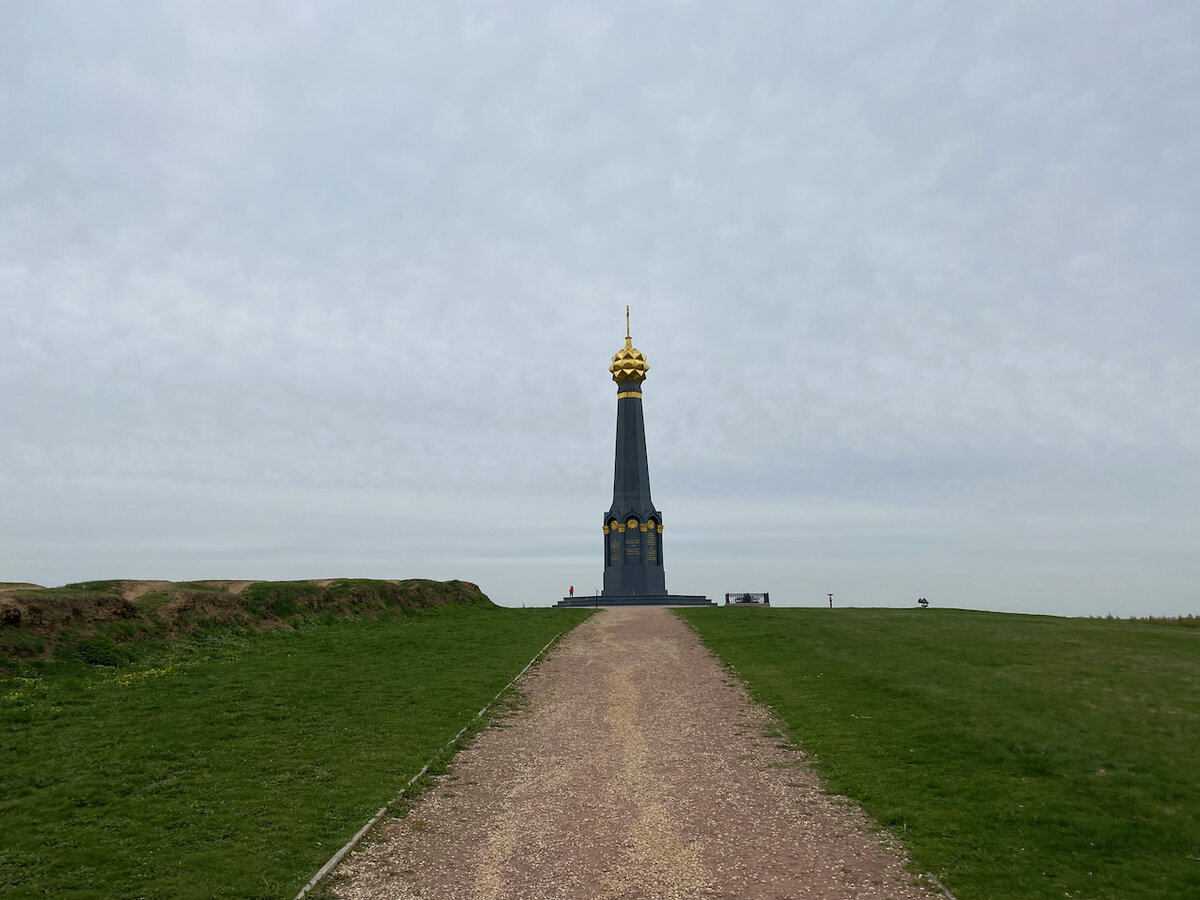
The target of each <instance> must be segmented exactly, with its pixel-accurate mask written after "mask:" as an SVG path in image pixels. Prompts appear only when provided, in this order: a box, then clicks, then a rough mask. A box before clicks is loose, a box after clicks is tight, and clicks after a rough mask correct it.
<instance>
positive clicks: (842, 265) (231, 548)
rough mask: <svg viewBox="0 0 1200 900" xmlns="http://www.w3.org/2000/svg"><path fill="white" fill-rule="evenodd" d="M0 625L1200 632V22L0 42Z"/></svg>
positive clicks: (240, 11)
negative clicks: (458, 601) (389, 596)
mask: <svg viewBox="0 0 1200 900" xmlns="http://www.w3.org/2000/svg"><path fill="white" fill-rule="evenodd" d="M0 10H2V14H3V21H4V23H5V24H4V27H3V28H2V29H0V428H2V431H0V580H8V581H33V582H37V583H41V584H46V585H57V584H63V583H66V582H70V581H77V580H82V579H90V578H107V577H125V578H166V579H172V580H183V579H194V578H270V579H282V578H316V577H334V576H364V577H381V578H387V577H415V576H423V577H431V578H439V579H444V578H463V579H467V580H470V581H475V582H477V583H478V584H480V585H481V586H482V587H483V589H484V590H485V591H486V592H487V593H488V594H489V595H491V596H492V597H493V599H495V600H496V601H497V602H500V603H504V604H509V605H520V604H522V603H527V604H531V605H534V604H546V603H550V602H553V600H555V599H556V598H557V597H559V596H562V594H563V593H564V592H565V591H566V589H567V587H568V585H572V584H573V585H574V586H575V588H576V590H577V592H590V591H591V590H593V589H594V588H596V587H597V586H599V585H600V583H601V570H602V564H603V563H602V557H601V534H600V524H601V516H602V514H603V512H604V511H605V510H606V509H607V508H608V504H609V502H610V500H611V489H612V453H613V430H614V422H615V406H616V401H615V397H614V394H615V387H614V385H613V384H612V383H611V381H610V380H609V376H608V373H607V371H606V367H607V365H608V363H609V357H610V356H611V355H612V354H613V353H614V352H615V351H616V350H617V349H618V348H619V347H620V346H621V345H622V343H623V339H624V327H625V315H624V314H625V306H626V304H628V305H629V306H631V307H632V327H633V337H634V343H635V345H636V346H637V347H639V348H640V349H641V350H642V351H643V352H644V353H646V355H647V356H648V358H649V361H650V366H651V371H650V376H649V379H648V381H647V383H646V393H645V401H644V406H645V413H646V430H647V442H648V445H649V451H650V467H651V476H652V483H653V488H654V499H655V501H656V503H657V505H658V506H659V507H660V508H661V509H662V510H663V514H664V519H665V525H666V529H665V534H664V550H665V554H664V558H665V562H666V566H667V586H668V588H669V589H670V590H672V591H674V592H677V593H700V592H705V593H707V594H708V595H709V596H712V597H719V596H721V595H723V594H724V593H725V592H726V591H734V590H766V591H770V592H771V594H772V597H773V598H774V599H775V600H776V601H778V602H783V603H794V604H800V605H819V604H824V603H825V602H826V594H827V593H828V592H833V593H834V595H835V600H836V602H837V603H839V604H844V605H864V606H865V605H874V606H908V605H912V604H913V603H914V602H915V600H916V598H917V597H927V598H929V600H930V602H931V603H932V604H933V605H935V606H960V607H972V608H981V609H997V610H1010V611H1020V612H1046V613H1054V614H1068V615H1089V614H1101V615H1102V614H1106V613H1110V612H1111V613H1114V614H1117V615H1145V614H1151V613H1153V614H1179V613H1188V612H1191V613H1200V550H1198V546H1197V545H1198V544H1200V465H1198V459H1200V352H1198V351H1200V296H1198V294H1200V291H1198V286H1200V263H1198V260H1200V249H1198V248H1200V222H1198V220H1200V6H1198V5H1197V4H1196V3H1195V2H1193V0H1182V2H1144V3H1129V2H1124V0H1122V2H1100V0H1088V2H1062V3H1043V2H1005V0H1000V2H996V0H989V2H986V3H984V2H978V3H976V2H964V0H928V2H911V3H903V2H896V3H889V2H880V0H872V2H852V0H837V2H814V3H799V2H768V0H759V2H743V3H737V4H729V3H716V2H712V3H702V2H683V0H677V2H665V0H660V2H653V0H642V2H620V0H606V2H594V3H588V2H519V3H518V2H508V3H505V2H484V0H478V2H474V0H457V2H447V0H433V2H427V3H426V2H420V3H418V2H403V3H396V2H380V3H365V2H338V3H333V2H329V3H300V2H294V0H288V2H279V3H268V2H255V3H244V2H230V3H217V2H203V3H200V2H196V3H136V4H131V3H125V2H98V0H80V2H74V3H56V2H39V3H27V2H21V0H0Z"/></svg>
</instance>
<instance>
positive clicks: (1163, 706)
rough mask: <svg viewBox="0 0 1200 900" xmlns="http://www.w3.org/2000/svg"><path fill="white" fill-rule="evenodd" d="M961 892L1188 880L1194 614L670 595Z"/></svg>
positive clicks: (1056, 891)
mask: <svg viewBox="0 0 1200 900" xmlns="http://www.w3.org/2000/svg"><path fill="white" fill-rule="evenodd" d="M680 615H682V616H683V617H684V618H685V619H686V620H687V621H688V622H690V623H691V624H692V626H693V627H694V628H696V630H697V631H698V632H699V634H700V635H701V637H702V638H703V640H704V641H705V642H706V643H707V644H708V645H709V646H710V647H711V648H712V649H713V650H714V651H715V652H716V653H717V654H718V655H719V656H720V657H721V658H722V659H724V660H725V661H726V662H728V663H729V664H730V665H732V666H733V667H734V668H735V669H736V670H737V671H738V672H739V673H740V674H741V675H742V676H743V677H744V678H745V679H746V681H747V682H748V684H749V686H750V688H751V690H752V692H753V693H754V695H755V696H756V697H757V698H758V699H760V700H762V701H764V702H765V703H767V704H768V705H770V706H772V707H773V708H774V709H775V710H776V711H777V712H778V713H779V715H780V717H781V718H782V719H783V720H784V722H785V723H786V725H787V727H788V728H789V730H790V734H791V738H792V739H793V740H794V741H796V742H797V743H798V744H800V745H802V746H803V747H804V748H805V749H806V750H808V751H809V752H811V753H812V754H813V755H814V757H815V759H816V763H817V765H818V769H819V771H820V772H821V773H822V775H823V777H824V778H825V781H826V784H827V785H828V786H829V788H830V789H831V790H833V791H836V792H839V793H843V794H845V795H847V796H849V797H851V798H853V799H854V800H856V801H858V802H859V803H861V804H862V805H863V806H864V807H865V808H866V809H867V811H868V812H869V813H871V814H872V815H873V816H874V817H875V818H876V819H877V820H878V821H879V822H880V823H882V824H883V825H884V826H885V827H887V828H888V829H889V830H891V831H892V832H894V833H895V834H896V835H897V836H899V837H900V838H901V839H902V840H903V841H904V842H905V843H906V844H907V845H908V846H909V848H910V850H911V852H912V854H913V856H914V858H915V860H916V862H917V864H918V866H919V867H921V868H922V870H923V871H927V872H932V873H934V874H935V875H937V876H938V877H939V878H941V880H942V881H944V882H945V883H946V885H947V886H948V887H949V888H950V889H951V890H952V891H953V892H954V893H955V895H956V896H957V897H958V898H959V900H1037V898H1047V900H1049V898H1062V897H1086V898H1090V900H1105V898H1111V900H1118V898H1119V900H1139V898H1145V900H1150V898H1155V900H1157V898H1176V897H1180V898H1181V897H1200V777H1198V774H1197V773H1198V772H1200V628H1196V627H1180V626H1181V624H1182V625H1187V624H1192V625H1195V624H1197V620H1194V619H1193V620H1183V621H1182V623H1174V624H1173V623H1170V622H1162V623H1147V622H1129V621H1120V620H1099V619H1060V618H1051V617H1042V616H1020V615H1005V614H1000V613H984V612H968V611H962V610H870V609H847V610H823V609H771V610H766V609H737V608H728V609H713V610H683V611H680Z"/></svg>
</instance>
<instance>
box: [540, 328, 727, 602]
mask: <svg viewBox="0 0 1200 900" xmlns="http://www.w3.org/2000/svg"><path fill="white" fill-rule="evenodd" d="M608 371H609V372H610V373H611V375H612V380H613V381H614V382H616V385H617V447H616V460H615V463H614V470H613V499H612V506H610V507H609V508H608V512H606V513H605V514H604V521H603V525H602V526H601V530H602V531H603V534H604V590H603V591H601V593H599V594H597V595H594V596H591V597H575V596H572V597H563V598H562V600H561V601H560V602H559V603H558V604H557V605H558V606H711V605H713V603H712V601H711V600H709V599H708V598H707V597H700V596H694V595H688V594H668V593H667V586H666V576H665V574H664V571H663V517H662V513H661V512H660V511H659V510H658V509H656V508H655V506H654V501H653V500H652V499H651V498H650V465H649V463H648V462H647V459H646V430H645V425H644V422H643V419H642V383H643V382H644V381H645V380H646V373H647V372H648V371H650V366H649V365H648V364H647V363H646V357H645V356H644V355H643V354H642V352H641V351H640V350H638V349H637V348H636V347H634V346H633V338H632V337H630V334H629V307H628V306H627V307H625V346H624V347H622V348H621V349H620V350H618V351H617V352H616V354H615V355H614V356H613V358H612V365H610V366H609V367H608Z"/></svg>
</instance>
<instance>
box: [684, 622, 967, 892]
mask: <svg viewBox="0 0 1200 900" xmlns="http://www.w3.org/2000/svg"><path fill="white" fill-rule="evenodd" d="M671 612H672V614H674V615H675V618H677V619H678V620H679V621H680V622H682V623H683V625H684V627H685V628H687V630H688V631H690V632H691V633H692V634H693V635H694V636H695V638H696V640H698V641H699V642H700V646H702V647H703V648H704V649H705V650H706V651H708V653H709V655H710V656H712V658H713V659H715V660H716V661H717V664H718V665H720V666H721V668H722V669H724V670H725V671H726V672H727V673H729V674H730V675H732V676H733V677H734V678H736V679H737V680H738V681H739V682H740V683H741V686H742V690H744V691H745V692H746V696H747V697H748V698H749V699H750V700H751V701H752V702H754V703H757V704H758V705H759V706H761V707H762V708H763V709H765V710H766V711H767V712H768V713H770V715H771V718H772V719H773V720H774V721H776V722H777V723H779V724H780V725H782V726H783V728H784V730H785V733H786V734H788V735H789V738H788V740H789V742H790V741H791V737H790V735H791V731H792V729H791V726H790V725H788V724H787V722H786V721H785V720H784V718H783V716H781V715H780V714H779V712H778V711H777V710H776V709H775V708H774V707H773V706H771V705H770V704H769V703H763V702H762V701H761V700H757V699H755V697H754V694H753V692H752V691H751V689H750V682H748V681H747V680H746V676H744V675H743V674H742V673H741V672H740V671H739V670H738V669H737V668H736V667H735V666H734V665H733V664H732V663H728V662H726V661H725V660H724V659H722V658H721V657H720V655H718V653H717V651H716V650H714V649H713V648H712V647H710V646H709V645H708V644H707V643H706V642H705V640H704V638H703V637H701V635H700V632H698V631H697V630H696V629H695V628H694V627H693V626H692V623H691V622H689V621H688V620H687V619H685V618H684V617H683V616H681V615H678V610H675V609H673V610H671ZM794 746H795V747H796V749H797V750H799V751H800V752H801V753H802V754H803V756H804V757H805V758H806V759H810V758H811V757H809V753H808V751H807V750H805V749H804V747H803V743H802V742H801V743H799V744H794ZM810 771H812V773H813V774H814V775H816V776H817V780H818V781H819V782H820V784H821V788H822V790H825V779H823V778H822V777H821V776H820V774H818V773H817V771H816V769H815V768H811V767H810ZM827 792H828V793H831V794H833V792H832V791H827ZM834 796H842V795H841V794H834ZM843 799H846V800H849V798H846V797H843ZM849 802H851V803H854V801H853V800H849ZM854 805H855V806H858V804H857V803H855V804H854ZM858 808H859V810H860V811H862V813H863V814H864V815H866V816H867V818H868V819H869V820H870V821H871V822H872V823H874V825H875V827H876V828H878V829H879V831H881V832H882V833H884V834H886V835H888V837H889V838H891V839H892V840H894V841H895V842H896V843H898V844H899V845H900V846H901V847H903V848H904V855H905V857H906V858H907V859H908V860H909V862H912V857H911V856H910V855H909V853H908V846H907V844H905V842H904V840H903V839H902V838H901V837H900V836H899V835H897V834H895V833H894V832H893V831H892V830H891V829H889V828H887V827H885V826H884V825H883V824H882V823H880V822H879V821H878V820H877V819H876V818H875V817H874V816H872V815H870V814H869V813H867V812H866V810H863V809H862V807H861V806H859V807H858ZM915 869H916V867H915V866H913V867H910V868H909V872H910V873H911V874H912V876H913V877H914V878H916V879H917V880H919V881H926V882H928V883H929V884H930V885H932V886H933V887H934V888H935V889H936V890H938V891H940V892H941V893H942V894H943V895H944V896H945V897H946V900H958V898H957V897H955V896H954V895H953V894H952V893H950V889H949V888H948V887H946V886H945V885H944V884H942V882H941V881H940V880H939V879H938V877H937V876H936V875H934V874H933V873H932V872H918V871H914V870H915Z"/></svg>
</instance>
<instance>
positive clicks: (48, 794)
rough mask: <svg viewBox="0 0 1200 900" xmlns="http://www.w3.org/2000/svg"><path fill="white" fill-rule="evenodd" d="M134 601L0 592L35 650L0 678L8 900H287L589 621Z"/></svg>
mask: <svg viewBox="0 0 1200 900" xmlns="http://www.w3.org/2000/svg"><path fill="white" fill-rule="evenodd" d="M145 587H146V585H145V583H138V584H136V585H135V584H133V583H130V582H93V583H88V584H84V585H71V586H68V587H66V588H61V589H53V590H49V589H43V590H41V591H38V590H33V589H28V588H26V589H23V590H22V591H16V592H13V591H10V592H8V595H9V598H10V599H11V598H12V595H13V594H14V593H16V594H20V596H19V597H18V598H17V599H18V600H19V601H20V603H21V605H20V607H19V608H20V609H21V615H22V619H21V621H20V622H18V623H11V622H10V623H9V624H7V625H6V626H5V630H6V631H9V633H10V634H11V629H17V630H19V631H23V633H24V634H25V635H26V636H27V637H28V636H32V639H36V640H40V641H42V646H41V647H40V648H38V647H36V646H35V647H26V648H25V649H23V650H21V651H19V654H23V656H22V655H14V656H10V657H9V659H8V662H7V663H6V665H5V666H4V667H3V668H2V669H0V771H3V773H4V777H3V779H0V822H2V823H3V827H0V895H3V896H4V897H6V898H32V897H42V896H54V897H59V898H68V900H92V898H95V900H99V898H111V897H140V898H163V900H166V898H172V900H177V898H178V900H187V898H195V900H201V898H203V900H207V898H219V897H227V898H272V900H278V898H280V897H291V896H295V894H296V892H297V891H298V890H299V889H300V887H301V886H302V885H303V884H304V883H305V882H306V881H307V880H308V878H309V877H310V876H311V875H312V874H313V873H314V872H315V871H316V870H317V869H318V868H319V867H320V866H321V864H322V863H324V862H325V860H326V859H328V858H329V857H330V856H331V855H332V854H333V853H334V852H335V851H336V850H337V849H338V847H340V846H341V845H342V844H343V843H344V842H345V841H346V840H347V839H348V838H349V837H350V836H351V835H352V834H353V833H354V832H355V831H357V830H358V828H359V827H360V826H361V825H362V824H363V822H364V821H366V820H367V819H368V818H369V817H370V816H372V815H373V814H374V813H375V811H376V810H377V809H378V808H379V807H380V806H382V805H383V804H385V803H386V802H388V801H389V800H391V799H392V798H393V797H394V796H395V795H396V794H397V792H398V791H399V790H400V789H401V788H402V787H403V785H404V784H405V783H406V782H407V781H408V780H409V779H410V778H411V777H412V776H413V775H414V774H416V772H417V771H418V770H419V769H420V767H421V765H422V764H423V763H425V762H426V761H427V760H429V759H430V758H431V757H434V756H435V755H438V754H441V753H442V752H443V749H444V747H445V745H446V742H447V741H448V740H450V739H451V738H452V737H453V735H454V734H455V733H456V732H457V731H458V730H459V729H460V728H462V727H463V726H464V725H466V724H467V723H468V722H469V721H470V720H471V717H472V716H473V715H474V714H475V712H476V711H478V710H479V709H480V708H481V707H482V706H483V705H484V704H486V703H487V702H488V701H489V700H491V699H492V697H493V696H494V695H495V694H496V692H498V691H499V690H501V688H503V686H504V685H505V684H506V683H507V682H508V681H509V680H510V679H511V678H512V677H513V676H514V675H515V674H516V673H517V672H518V671H519V670H520V669H521V667H522V666H524V665H525V663H527V662H528V661H529V660H530V659H531V658H532V657H533V655H534V654H535V653H536V652H537V651H538V650H539V649H541V648H542V647H543V646H544V645H545V644H546V642H547V641H549V640H550V639H551V638H552V637H553V636H554V635H555V634H556V633H559V632H565V631H567V630H569V629H570V628H571V627H573V626H574V625H575V624H577V623H578V622H579V621H581V620H582V618H584V617H586V615H587V612H586V611H574V610H548V609H540V610H534V609H530V610H513V609H501V608H499V607H496V606H494V605H493V604H492V603H491V602H490V601H489V600H488V599H487V598H486V597H485V596H484V595H483V594H482V593H480V592H479V589H478V588H476V587H475V586H474V585H467V584H465V583H463V582H447V583H445V584H438V583H435V582H422V581H401V582H364V581H354V580H341V581H331V582H317V583H313V582H281V583H265V582H264V583H259V584H245V583H241V584H240V585H233V584H231V583H220V582H204V583H199V584H190V585H167V584H165V583H156V585H154V586H153V589H152V590H145ZM231 587H236V588H238V589H236V590H231V589H230V588H231ZM138 591H142V592H141V593H138ZM131 593H133V594H137V596H134V597H132V599H131V598H130V594H131ZM35 594H36V597H33V595H35ZM16 606H17V604H16V603H13V604H10V605H7V606H6V607H5V608H6V609H12V608H14V607H16ZM89 642H91V643H89ZM9 646H10V648H11V647H12V643H11V642H10V644H9ZM114 648H115V650H114Z"/></svg>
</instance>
